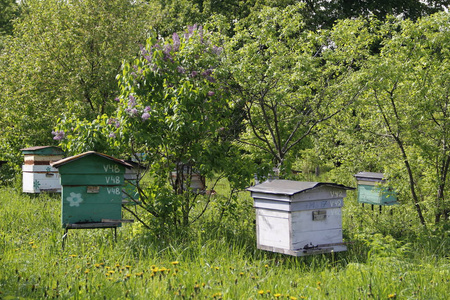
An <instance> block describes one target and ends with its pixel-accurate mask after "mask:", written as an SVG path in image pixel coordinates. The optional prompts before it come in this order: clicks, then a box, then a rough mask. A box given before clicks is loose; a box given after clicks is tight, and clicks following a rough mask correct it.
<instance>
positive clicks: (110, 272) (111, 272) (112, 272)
mask: <svg viewBox="0 0 450 300" xmlns="http://www.w3.org/2000/svg"><path fill="white" fill-rule="evenodd" d="M108 272H109V274H114V273H116V271H113V270H110V271H108Z"/></svg>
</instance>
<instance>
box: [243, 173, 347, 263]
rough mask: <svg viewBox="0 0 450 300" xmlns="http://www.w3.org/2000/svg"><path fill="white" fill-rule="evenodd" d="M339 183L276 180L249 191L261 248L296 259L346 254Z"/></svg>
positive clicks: (344, 187) (341, 187)
mask: <svg viewBox="0 0 450 300" xmlns="http://www.w3.org/2000/svg"><path fill="white" fill-rule="evenodd" d="M349 189H353V188H351V187H346V186H343V185H339V184H333V183H320V182H303V181H292V180H273V181H270V182H269V181H268V182H264V183H262V184H259V185H256V186H253V187H250V188H248V189H247V190H249V191H250V192H251V195H252V197H253V200H254V207H255V209H256V236H257V246H258V248H259V249H262V250H268V251H272V252H279V253H284V254H289V255H294V256H303V255H310V254H318V253H327V252H338V251H345V250H347V247H346V246H345V244H344V242H343V238H342V206H343V205H344V197H345V196H346V191H347V190H349Z"/></svg>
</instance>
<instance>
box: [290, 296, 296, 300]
mask: <svg viewBox="0 0 450 300" xmlns="http://www.w3.org/2000/svg"><path fill="white" fill-rule="evenodd" d="M289 299H291V300H297V297H294V296H291V297H290V298H289Z"/></svg>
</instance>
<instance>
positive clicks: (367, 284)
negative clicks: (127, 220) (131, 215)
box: [0, 188, 450, 299]
mask: <svg viewBox="0 0 450 300" xmlns="http://www.w3.org/2000/svg"><path fill="white" fill-rule="evenodd" d="M352 197H354V195H349V198H348V199H347V200H346V207H345V210H344V230H345V236H346V239H347V241H350V242H351V244H349V246H348V248H349V250H348V251H346V252H340V253H333V254H324V255H315V256H309V257H291V256H286V255H282V254H277V253H271V252H266V251H261V250H258V249H256V240H255V228H254V226H255V225H254V223H253V219H254V216H253V209H252V207H251V199H250V198H249V196H248V195H247V194H246V193H242V194H241V195H240V197H239V199H240V203H238V205H239V207H238V208H237V210H236V213H235V214H229V215H225V216H223V217H222V218H221V219H220V220H219V219H218V218H219V217H218V211H219V210H218V209H217V210H215V209H213V210H212V212H211V213H210V214H209V215H207V216H205V218H204V219H203V220H202V222H199V223H197V224H195V226H194V227H193V228H191V230H190V231H189V232H187V233H185V234H184V235H179V236H170V237H167V236H166V237H164V238H162V237H161V235H159V234H158V233H157V232H150V231H147V230H142V229H141V228H140V227H139V225H138V224H133V225H130V224H128V225H124V226H123V227H121V228H119V229H118V236H117V240H116V241H114V235H113V233H112V231H111V230H110V229H98V230H71V231H69V237H68V239H67V240H66V247H65V249H64V250H63V249H62V247H61V242H62V235H63V229H62V228H61V225H60V209H61V206H60V198H59V195H55V196H52V195H46V194H43V195H39V196H28V195H24V194H22V193H18V192H16V191H14V190H13V189H9V188H3V189H1V190H0V220H1V221H0V256H1V259H0V299H45V298H52V299H53V298H58V299H59V298H61V299H389V298H391V299H394V298H396V299H447V298H448V294H449V292H450V283H449V281H450V259H449V256H448V253H449V250H450V245H449V237H448V234H449V232H448V231H446V230H445V228H439V229H436V228H434V229H433V230H434V231H433V230H431V229H428V230H425V229H420V228H417V227H416V225H415V223H414V222H412V226H409V224H408V223H406V224H405V223H404V222H405V220H404V219H405V218H407V216H406V217H405V216H404V215H405V214H408V212H407V211H406V212H405V211H403V210H402V209H403V208H401V207H397V208H393V209H394V212H393V213H392V215H391V213H390V211H389V210H386V211H385V212H383V213H381V214H380V213H379V212H377V211H372V210H371V209H370V208H367V207H365V208H362V207H361V206H360V205H357V204H356V203H355V201H356V200H355V199H354V198H352ZM402 224H404V225H405V226H403V227H404V228H402V226H401V225H402Z"/></svg>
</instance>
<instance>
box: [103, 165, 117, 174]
mask: <svg viewBox="0 0 450 300" xmlns="http://www.w3.org/2000/svg"><path fill="white" fill-rule="evenodd" d="M103 169H104V170H105V173H108V172H111V173H120V168H119V166H118V165H114V164H107V165H103Z"/></svg>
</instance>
